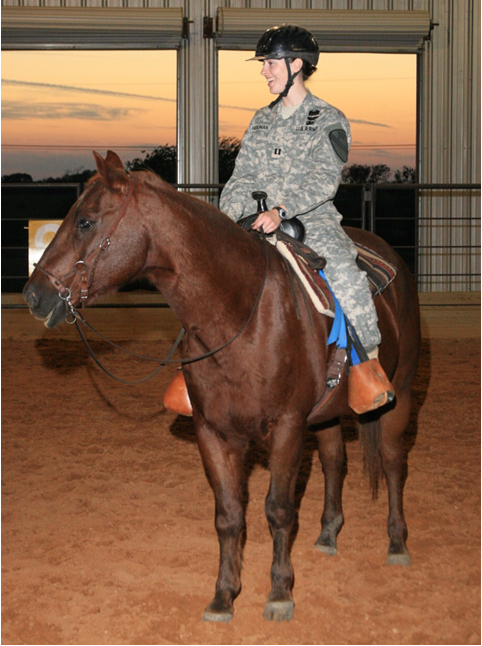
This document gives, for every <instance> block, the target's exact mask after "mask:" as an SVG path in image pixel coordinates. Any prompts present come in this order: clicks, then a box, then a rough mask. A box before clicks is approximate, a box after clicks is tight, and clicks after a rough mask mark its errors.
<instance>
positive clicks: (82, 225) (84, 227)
mask: <svg viewBox="0 0 482 646" xmlns="http://www.w3.org/2000/svg"><path fill="white" fill-rule="evenodd" d="M93 226H94V223H93V222H92V221H91V220H87V219H86V218H81V219H80V220H79V221H78V222H77V228H78V229H80V230H81V231H89V230H90V229H92V227H93Z"/></svg>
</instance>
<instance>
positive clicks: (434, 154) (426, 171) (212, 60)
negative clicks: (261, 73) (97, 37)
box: [2, 0, 481, 291]
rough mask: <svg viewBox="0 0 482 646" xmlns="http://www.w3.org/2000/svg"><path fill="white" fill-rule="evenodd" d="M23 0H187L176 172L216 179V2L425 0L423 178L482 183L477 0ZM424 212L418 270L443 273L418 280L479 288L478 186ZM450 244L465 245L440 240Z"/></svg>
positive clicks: (429, 201) (377, 3)
mask: <svg viewBox="0 0 482 646" xmlns="http://www.w3.org/2000/svg"><path fill="white" fill-rule="evenodd" d="M22 5H24V6H71V7H113V8H114V7H125V6H128V7H182V8H183V10H184V15H185V16H188V17H189V20H190V21H192V23H191V24H190V38H189V42H188V43H187V42H183V44H182V45H181V50H180V56H179V60H180V65H179V70H180V89H179V108H178V114H179V126H178V133H179V149H180V158H181V161H180V168H179V179H180V181H182V182H192V183H203V182H215V181H216V180H217V76H216V48H215V44H214V41H213V40H212V39H205V38H203V18H204V16H210V17H212V18H215V17H216V12H217V9H218V7H226V8H240V9H247V8H252V9H271V10H272V11H273V15H274V13H275V10H282V9H290V10H293V9H304V10H306V9H330V10H333V9H334V10H342V9H343V10H347V9H348V10H363V11H366V12H372V11H374V10H382V11H388V12H390V11H406V12H412V11H423V10H427V9H428V10H429V12H430V16H431V18H432V21H433V22H435V23H438V26H437V27H435V28H434V30H433V32H432V38H431V42H430V43H426V45H425V49H424V52H423V54H421V61H420V70H421V80H420V116H421V119H420V142H419V144H420V145H419V169H420V181H422V182H427V183H432V182H460V183H480V139H481V135H480V104H481V95H480V0H2V6H5V7H6V6H22ZM270 24H271V22H270ZM268 26H270V25H266V27H268ZM420 214H421V217H422V222H424V224H423V225H422V226H421V229H420V244H421V246H422V250H421V254H420V271H421V273H422V274H427V275H428V274H433V273H435V274H438V277H436V278H435V279H433V278H428V277H427V278H426V279H422V281H421V288H422V289H423V290H426V291H436V290H439V291H448V290H474V289H480V281H478V282H477V283H475V282H474V280H473V278H469V277H468V276H464V275H463V274H472V276H473V275H474V273H476V272H480V256H479V253H478V249H477V247H478V245H479V244H480V220H479V216H480V195H479V194H474V193H467V192H461V191H454V192H452V193H449V192H447V191H445V192H442V191H438V192H436V193H434V192H432V193H430V195H429V194H428V192H426V193H424V195H423V197H422V198H421V204H420ZM429 216H431V217H432V218H435V219H433V220H430V221H429V220H426V219H425V218H427V217H429ZM450 243H451V244H452V245H453V246H458V247H460V248H459V249H458V250H457V249H455V250H452V252H448V251H447V250H444V249H442V248H440V247H443V246H445V245H447V244H450ZM429 247H431V248H429ZM437 247H439V248H437ZM456 274H460V275H459V276H456Z"/></svg>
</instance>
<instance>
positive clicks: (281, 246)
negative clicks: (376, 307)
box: [273, 232, 397, 317]
mask: <svg viewBox="0 0 482 646" xmlns="http://www.w3.org/2000/svg"><path fill="white" fill-rule="evenodd" d="M273 237H274V236H273ZM273 242H274V244H275V246H276V249H277V250H278V251H279V253H280V254H281V255H282V256H283V258H285V260H286V261H287V262H288V263H289V265H290V267H291V268H292V269H293V271H294V273H295V274H296V275H297V276H298V278H299V279H300V281H301V283H302V284H303V286H304V287H305V289H306V291H307V292H308V295H309V296H310V298H311V300H312V301H313V304H314V305H315V307H316V309H317V310H318V312H320V313H321V314H325V315H327V316H332V317H333V316H334V315H335V303H334V301H333V296H332V294H331V291H330V289H329V287H328V285H327V284H326V281H325V280H324V279H323V278H322V277H321V276H320V274H319V270H320V269H323V268H324V267H325V264H326V261H325V259H324V258H321V257H320V256H318V255H317V254H316V253H315V252H314V251H313V250H312V249H310V248H309V247H307V246H306V245H304V244H302V243H299V242H297V241H296V240H293V238H291V239H290V236H285V235H280V234H279V233H278V232H277V233H276V241H273ZM354 244H355V247H356V249H357V251H358V258H357V264H358V267H359V268H360V269H361V270H362V271H365V272H366V273H367V277H368V282H369V285H370V289H371V292H372V296H373V297H375V296H377V295H378V294H380V293H381V292H383V290H384V289H386V288H387V287H388V285H390V283H391V282H392V281H393V280H394V279H395V276H396V275H397V270H396V268H395V267H394V266H393V265H392V264H390V263H389V262H387V261H386V260H385V259H384V258H382V257H381V256H380V255H379V254H377V253H375V252H374V251H372V250H371V249H368V248H367V247H365V246H363V245H360V244H357V243H354Z"/></svg>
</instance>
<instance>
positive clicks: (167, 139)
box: [2, 50, 177, 181]
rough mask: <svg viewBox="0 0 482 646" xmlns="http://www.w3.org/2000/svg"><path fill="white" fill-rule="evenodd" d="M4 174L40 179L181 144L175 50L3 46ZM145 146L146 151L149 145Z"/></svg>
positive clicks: (125, 159) (91, 167) (130, 158)
mask: <svg viewBox="0 0 482 646" xmlns="http://www.w3.org/2000/svg"><path fill="white" fill-rule="evenodd" d="M2 77H3V81H2V175H10V174H12V173H17V172H21V173H27V174H29V175H31V177H32V178H33V180H34V181H36V180H41V179H46V178H48V177H60V176H62V175H64V174H65V173H66V172H67V171H70V172H77V171H79V170H86V169H93V168H95V166H94V161H93V158H92V150H93V149H95V150H98V151H99V152H100V153H102V154H105V152H106V151H107V150H108V149H109V148H110V149H112V150H114V151H115V152H117V153H118V154H119V155H120V157H121V158H122V160H123V162H124V163H125V162H126V161H130V160H132V159H134V158H137V157H141V158H144V156H145V153H149V152H151V151H152V150H153V149H154V148H156V147H158V146H164V145H166V144H167V145H175V144H176V77H177V71H176V52H175V51H157V50H156V51H47V52H45V51H33V52H16V51H15V52H10V51H6V52H3V53H2ZM142 151H145V153H143V152H142Z"/></svg>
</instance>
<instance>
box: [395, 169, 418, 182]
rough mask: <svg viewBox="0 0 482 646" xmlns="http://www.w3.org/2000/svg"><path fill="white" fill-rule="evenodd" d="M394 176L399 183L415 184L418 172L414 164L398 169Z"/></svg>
mask: <svg viewBox="0 0 482 646" xmlns="http://www.w3.org/2000/svg"><path fill="white" fill-rule="evenodd" d="M393 177H394V180H393V181H394V182H398V183H399V184H408V183H413V184H414V183H415V181H416V179H417V172H416V170H415V168H412V166H404V167H403V169H402V170H396V171H395V173H394V174H393Z"/></svg>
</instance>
